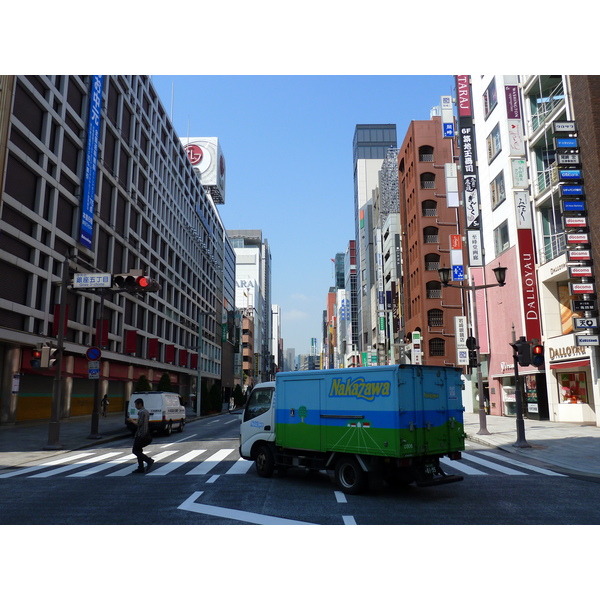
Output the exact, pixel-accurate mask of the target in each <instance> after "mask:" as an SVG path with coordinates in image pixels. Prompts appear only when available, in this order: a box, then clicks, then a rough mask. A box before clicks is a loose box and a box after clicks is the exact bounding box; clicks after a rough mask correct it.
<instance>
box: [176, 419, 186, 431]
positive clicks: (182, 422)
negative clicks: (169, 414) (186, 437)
mask: <svg viewBox="0 0 600 600" xmlns="http://www.w3.org/2000/svg"><path fill="white" fill-rule="evenodd" d="M184 426H185V421H184V420H183V419H181V421H179V429H178V430H177V431H179V433H181V432H182V431H183V427H184Z"/></svg>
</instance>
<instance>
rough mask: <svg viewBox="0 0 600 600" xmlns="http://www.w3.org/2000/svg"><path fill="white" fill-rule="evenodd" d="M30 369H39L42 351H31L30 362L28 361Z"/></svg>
mask: <svg viewBox="0 0 600 600" xmlns="http://www.w3.org/2000/svg"><path fill="white" fill-rule="evenodd" d="M29 364H30V365H31V368H32V369H39V368H40V367H41V366H42V351H41V350H40V349H39V348H34V349H33V350H32V351H31V360H30V361H29Z"/></svg>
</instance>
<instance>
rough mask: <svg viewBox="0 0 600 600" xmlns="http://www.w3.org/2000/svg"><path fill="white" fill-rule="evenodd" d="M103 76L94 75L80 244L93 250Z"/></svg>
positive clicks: (82, 200) (81, 208)
mask: <svg viewBox="0 0 600 600" xmlns="http://www.w3.org/2000/svg"><path fill="white" fill-rule="evenodd" d="M103 80H104V76H103V75H92V88H91V92H90V108H89V114H88V128H87V146H86V153H85V172H84V176H83V194H82V197H81V203H80V210H81V221H80V227H79V243H80V244H83V245H84V246H85V247H86V248H90V249H91V248H92V240H93V233H94V197H95V195H96V173H97V168H98V144H99V139H100V115H101V109H102V83H103Z"/></svg>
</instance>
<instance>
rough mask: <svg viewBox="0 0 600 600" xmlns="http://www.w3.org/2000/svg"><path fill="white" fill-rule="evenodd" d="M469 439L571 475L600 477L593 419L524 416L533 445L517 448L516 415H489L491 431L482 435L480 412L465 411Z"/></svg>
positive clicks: (599, 444)
mask: <svg viewBox="0 0 600 600" xmlns="http://www.w3.org/2000/svg"><path fill="white" fill-rule="evenodd" d="M464 423H465V433H466V434H467V441H468V440H473V441H474V442H478V443H480V444H485V445H487V446H492V447H495V448H500V449H502V450H505V451H507V452H512V453H514V454H518V455H519V457H526V458H530V459H532V460H534V461H539V462H540V463H545V464H546V465H550V466H551V467H554V469H553V470H555V471H557V472H560V473H565V474H568V475H578V476H582V477H590V478H594V479H597V480H598V481H600V427H596V425H595V424H589V423H585V424H584V423H555V422H553V421H535V420H530V419H524V425H525V441H526V442H527V443H528V444H529V445H530V446H531V448H515V447H514V446H513V444H514V443H515V442H516V441H517V421H516V418H514V417H497V416H493V415H486V427H487V431H488V433H489V435H480V434H479V433H478V432H479V429H480V426H479V414H478V413H465V414H464Z"/></svg>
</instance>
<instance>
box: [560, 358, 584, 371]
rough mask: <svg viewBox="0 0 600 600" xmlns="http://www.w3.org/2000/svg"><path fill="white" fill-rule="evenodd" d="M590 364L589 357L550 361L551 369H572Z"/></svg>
mask: <svg viewBox="0 0 600 600" xmlns="http://www.w3.org/2000/svg"><path fill="white" fill-rule="evenodd" d="M589 364H590V359H589V358H584V359H582V360H565V361H564V362H557V363H550V368H551V369H574V368H576V367H587V366H589Z"/></svg>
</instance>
